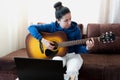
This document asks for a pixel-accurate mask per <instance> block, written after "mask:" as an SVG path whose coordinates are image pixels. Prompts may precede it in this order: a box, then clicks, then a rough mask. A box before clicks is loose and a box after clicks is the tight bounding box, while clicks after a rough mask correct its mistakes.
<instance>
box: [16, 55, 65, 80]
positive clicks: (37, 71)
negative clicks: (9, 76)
mask: <svg viewBox="0 0 120 80" xmlns="http://www.w3.org/2000/svg"><path fill="white" fill-rule="evenodd" d="M14 60H15V64H16V67H17V72H18V78H19V80H64V77H63V75H64V74H63V64H62V61H58V60H46V59H33V58H20V57H15V58H14Z"/></svg>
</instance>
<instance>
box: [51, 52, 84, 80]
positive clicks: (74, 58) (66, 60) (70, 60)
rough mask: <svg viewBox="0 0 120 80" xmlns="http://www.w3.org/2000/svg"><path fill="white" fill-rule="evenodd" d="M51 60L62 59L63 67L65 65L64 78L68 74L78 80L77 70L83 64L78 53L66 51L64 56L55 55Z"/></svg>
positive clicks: (66, 79)
mask: <svg viewBox="0 0 120 80" xmlns="http://www.w3.org/2000/svg"><path fill="white" fill-rule="evenodd" d="M53 60H62V61H63V67H64V66H66V68H67V70H66V74H65V80H68V79H69V77H70V76H75V80H78V75H79V70H80V68H81V66H82V64H83V59H82V57H81V56H80V54H75V53H68V54H66V55H65V56H64V57H60V56H55V57H53Z"/></svg>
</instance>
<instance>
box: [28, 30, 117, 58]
mask: <svg viewBox="0 0 120 80" xmlns="http://www.w3.org/2000/svg"><path fill="white" fill-rule="evenodd" d="M41 34H42V37H43V38H45V39H47V40H50V41H52V42H53V43H54V46H55V48H54V50H49V49H47V48H46V47H45V46H44V45H43V44H42V43H41V42H40V41H39V40H37V39H36V38H34V37H33V36H31V35H30V34H28V35H27V37H26V49H27V53H28V55H29V57H32V58H43V59H50V58H52V57H54V56H64V55H65V54H66V53H67V47H68V46H73V45H83V44H85V43H86V41H87V40H88V39H90V38H86V39H80V40H73V41H67V36H66V34H65V33H64V32H62V31H58V32H54V33H46V32H41ZM93 39H94V40H95V39H97V40H98V41H99V42H103V43H109V42H113V41H114V40H115V35H114V34H113V33H112V32H111V31H110V32H106V33H104V34H102V35H101V36H99V37H93Z"/></svg>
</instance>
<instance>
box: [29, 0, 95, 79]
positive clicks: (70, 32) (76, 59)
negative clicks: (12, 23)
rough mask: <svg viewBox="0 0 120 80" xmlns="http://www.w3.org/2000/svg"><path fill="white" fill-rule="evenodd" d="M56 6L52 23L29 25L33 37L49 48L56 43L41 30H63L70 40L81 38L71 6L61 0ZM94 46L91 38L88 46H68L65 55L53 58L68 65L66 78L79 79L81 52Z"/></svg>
mask: <svg viewBox="0 0 120 80" xmlns="http://www.w3.org/2000/svg"><path fill="white" fill-rule="evenodd" d="M54 8H55V10H56V11H55V17H56V21H55V22H52V23H50V24H43V25H31V26H29V28H28V30H29V32H30V33H31V35H32V36H33V37H35V38H36V39H38V40H40V41H41V43H42V44H43V45H44V46H46V48H47V49H49V50H53V49H54V47H55V46H53V45H51V44H54V43H53V42H51V41H49V40H46V39H45V38H43V37H42V35H41V34H40V33H39V32H41V31H44V32H49V33H53V32H57V31H63V32H64V33H65V34H66V35H67V38H68V40H69V41H71V40H78V39H81V34H80V33H81V32H80V29H79V28H78V25H77V23H76V22H73V21H71V12H70V10H69V8H67V7H64V6H63V5H62V3H61V2H57V3H55V5H54ZM93 46H94V40H93V39H92V38H91V39H90V40H87V41H86V46H82V45H75V46H70V47H68V52H67V53H66V55H65V56H63V57H61V56H55V57H53V60H62V61H63V66H66V68H67V70H66V74H65V77H64V78H65V80H69V79H71V80H72V79H73V80H78V75H79V69H80V68H81V66H82V64H83V59H82V58H81V56H80V54H79V53H87V51H88V50H89V49H91V48H92V47H93Z"/></svg>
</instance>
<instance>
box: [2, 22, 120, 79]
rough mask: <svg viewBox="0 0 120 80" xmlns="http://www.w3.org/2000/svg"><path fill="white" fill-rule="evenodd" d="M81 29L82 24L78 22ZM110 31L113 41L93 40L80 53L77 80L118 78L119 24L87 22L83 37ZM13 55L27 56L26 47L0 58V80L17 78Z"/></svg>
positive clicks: (119, 74) (119, 57) (119, 71)
mask: <svg viewBox="0 0 120 80" xmlns="http://www.w3.org/2000/svg"><path fill="white" fill-rule="evenodd" d="M79 27H80V28H81V31H82V30H83V25H82V24H79ZM109 31H112V32H113V33H114V35H115V40H114V41H113V42H108V43H103V42H99V41H98V40H95V46H94V47H93V48H92V49H91V50H90V51H88V53H85V54H82V53H81V56H82V58H83V61H84V62H83V66H82V67H81V69H80V71H79V73H80V74H79V80H120V61H119V60H120V54H119V53H120V42H119V41H120V33H119V31H120V24H115V23H114V24H98V23H94V24H93V23H89V24H88V25H87V32H86V33H87V34H86V35H83V39H84V38H91V37H98V36H100V35H101V34H102V33H105V32H109ZM82 32H83V31H82ZM14 57H25V58H28V57H29V56H28V55H27V51H26V48H22V49H19V50H16V51H14V52H11V53H9V54H8V55H5V56H3V57H1V58H0V80H15V79H16V78H17V70H16V65H15V63H14Z"/></svg>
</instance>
